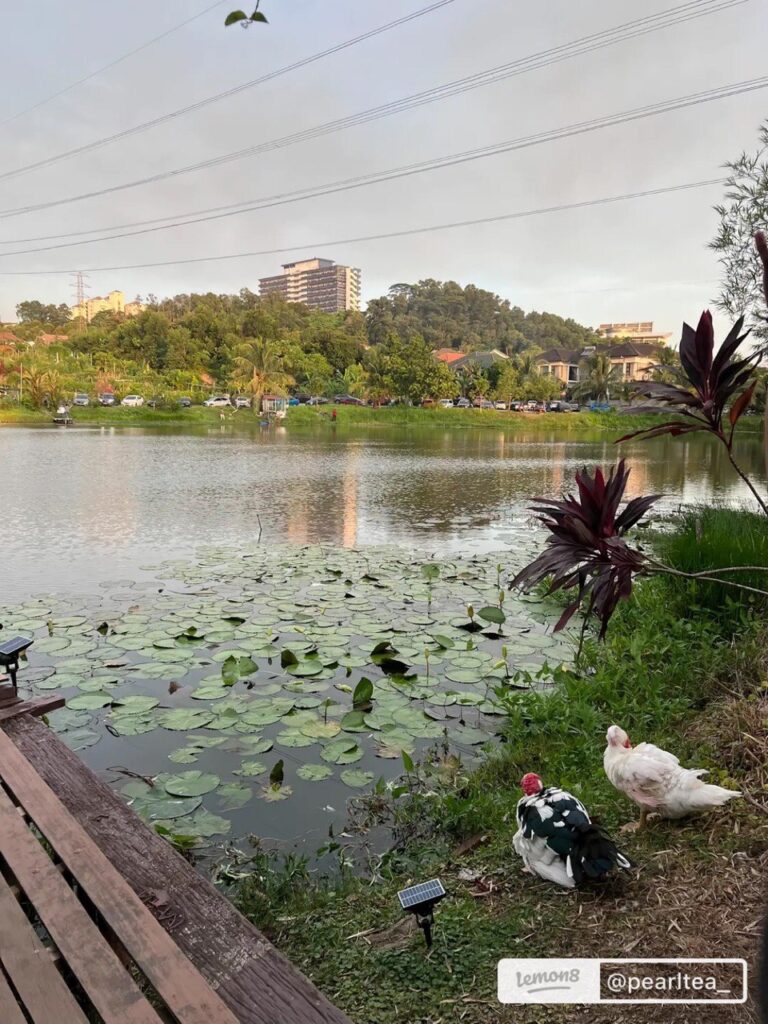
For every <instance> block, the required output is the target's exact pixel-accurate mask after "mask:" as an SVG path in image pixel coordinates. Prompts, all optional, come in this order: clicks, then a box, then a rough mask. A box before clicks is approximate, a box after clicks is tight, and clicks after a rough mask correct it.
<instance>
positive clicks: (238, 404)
mask: <svg viewBox="0 0 768 1024" xmlns="http://www.w3.org/2000/svg"><path fill="white" fill-rule="evenodd" d="M235 408H236V409H250V408H251V400H250V398H245V397H244V396H242V395H241V396H240V398H236V399H235Z"/></svg>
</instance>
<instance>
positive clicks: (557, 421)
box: [0, 404, 762, 437]
mask: <svg viewBox="0 0 768 1024" xmlns="http://www.w3.org/2000/svg"><path fill="white" fill-rule="evenodd" d="M333 408H335V409H336V420H335V422H334V423H333V425H334V426H335V428H336V429H337V430H343V429H344V428H347V427H371V428H378V427H388V426H392V427H408V428H413V429H415V430H422V429H428V428H432V427H437V428H440V429H445V428H452V429H458V430H462V429H467V428H468V427H472V428H478V427H480V428H489V429H493V430H505V431H510V432H516V433H522V432H529V433H530V432H540V433H542V434H545V433H555V432H556V433H558V434H562V433H574V434H577V433H581V432H584V433H587V432H589V433H602V432H607V433H610V434H611V435H612V436H613V437H616V436H619V435H620V434H622V433H628V432H629V431H631V430H639V429H641V428H642V427H648V426H653V425H654V424H655V423H657V422H658V417H656V416H631V415H624V414H620V413H616V412H608V413H590V412H579V413H510V412H498V411H496V410H495V409H442V408H435V409H419V408H408V407H406V406H392V407H386V408H382V409H373V408H369V407H367V406H350V405H339V406H331V405H327V406H320V407H312V408H310V407H308V406H297V407H293V408H291V409H289V410H288V415H287V417H286V419H285V420H284V421H283V422H284V425H285V426H287V427H288V428H290V429H293V430H301V429H327V428H328V427H329V426H331V411H332V409H333ZM71 415H72V418H73V419H74V421H75V426H89V425H94V424H96V425H99V426H101V425H105V426H106V425H109V426H142V425H147V426H163V425H165V426H173V427H176V426H205V425H212V424H217V425H220V424H221V422H222V410H220V409H205V408H203V407H202V406H193V407H192V408H190V409H169V410H164V409H149V408H147V407H146V406H145V407H143V408H141V409H128V408H123V407H122V406H119V407H116V408H103V407H102V406H98V405H95V406H94V405H91V406H87V407H86V408H74V409H72V411H71ZM51 419H52V414H51V413H50V412H45V411H40V410H35V409H27V408H26V407H24V406H18V405H2V404H0V425H6V426H13V425H19V426H34V425H41V426H44V425H46V424H50V423H51ZM223 421H224V422H225V423H226V424H227V425H230V426H232V427H233V428H246V429H252V428H253V426H254V423H255V422H257V417H256V416H255V415H254V414H253V412H251V411H250V410H248V409H239V410H237V411H235V410H231V411H230V410H224V416H223ZM761 429H762V420H761V419H760V418H758V417H756V416H752V417H745V418H744V419H742V420H741V422H740V423H739V431H740V432H743V433H748V432H753V433H757V432H759V431H760V430H761Z"/></svg>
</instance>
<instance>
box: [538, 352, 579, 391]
mask: <svg viewBox="0 0 768 1024" xmlns="http://www.w3.org/2000/svg"><path fill="white" fill-rule="evenodd" d="M580 359H581V355H580V353H578V352H573V351H571V350H570V349H567V348H549V349H547V351H546V352H542V353H541V355H540V356H538V357H537V359H536V362H537V364H538V367H539V370H540V371H541V373H544V374H549V376H551V377H556V378H557V379H558V380H559V381H562V383H563V386H565V387H567V386H568V385H569V384H577V383H578V381H579V360H580Z"/></svg>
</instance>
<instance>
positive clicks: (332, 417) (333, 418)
mask: <svg viewBox="0 0 768 1024" xmlns="http://www.w3.org/2000/svg"><path fill="white" fill-rule="evenodd" d="M335 422H336V410H335V409H334V410H333V412H332V413H331V423H335Z"/></svg>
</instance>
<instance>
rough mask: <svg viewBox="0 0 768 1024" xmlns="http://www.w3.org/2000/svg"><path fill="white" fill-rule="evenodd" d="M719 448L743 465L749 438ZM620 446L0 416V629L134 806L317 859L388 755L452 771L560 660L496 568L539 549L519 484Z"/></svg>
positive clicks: (687, 485) (652, 468) (184, 825)
mask: <svg viewBox="0 0 768 1024" xmlns="http://www.w3.org/2000/svg"><path fill="white" fill-rule="evenodd" d="M737 447H738V450H737V458H738V459H739V460H740V461H741V463H742V464H743V465H744V466H745V468H747V469H748V470H751V471H752V472H754V473H755V476H756V477H757V479H758V480H760V481H762V480H763V474H762V472H761V449H760V444H759V442H758V441H757V439H754V440H753V439H750V438H749V437H747V438H746V439H745V440H742V441H740V442H739V444H738V446H737ZM616 454H617V451H616V448H615V446H614V445H613V444H612V443H611V440H610V437H609V436H602V435H601V436H597V437H596V436H592V437H590V436H584V435H582V436H573V435H567V436H565V435H560V436H558V435H557V434H555V433H553V434H552V435H546V436H542V434H541V433H540V432H535V431H533V430H531V431H530V432H518V433H516V434H514V435H512V434H511V433H510V434H507V433H504V432H500V431H496V430H494V429H491V428H488V429H469V430H461V429H453V430H443V429H439V430H435V429H433V430H416V429H413V428H410V429H408V428H403V429H390V428H381V427H379V428H366V429H352V428H344V429H342V428H338V427H336V428H334V427H331V426H330V425H324V426H323V427H322V428H321V429H319V430H317V431H313V430H302V431H299V430H296V429H293V428H280V427H278V428H270V429H268V430H260V429H259V428H258V427H253V428H252V429H245V430H238V432H234V431H233V428H232V427H231V426H229V425H226V426H224V427H222V428H219V427H216V428H214V429H209V430H205V429H200V430H198V431H196V432H189V431H181V430H178V431H177V430H175V429H168V428H164V429H154V430H153V429H112V428H99V427H95V428H92V429H89V428H74V429H71V428H70V429H66V430H64V429H61V430H57V429H50V428H30V429H27V428H6V429H2V430H0V466H2V472H3V479H4V484H5V486H4V494H3V517H2V541H3V544H2V554H3V563H2V591H1V592H0V622H3V624H4V626H5V629H4V631H3V632H4V633H5V634H6V635H7V634H8V633H9V632H20V633H24V634H26V635H34V636H35V644H34V646H33V647H32V648H31V651H30V659H29V663H28V665H26V666H25V667H24V670H23V673H22V678H23V681H24V686H25V688H26V690H28V691H29V692H30V694H31V695H32V696H38V697H39V696H42V695H45V694H50V693H51V692H54V691H60V692H61V693H62V694H63V695H65V696H66V698H67V702H68V706H67V708H66V709H64V710H63V711H58V712H55V713H54V714H53V715H52V716H51V724H52V726H53V727H54V728H55V729H57V731H58V732H59V733H60V735H61V737H62V739H64V740H65V742H68V743H69V745H70V746H72V747H73V748H74V749H76V750H78V751H79V752H80V756H82V757H83V758H84V759H85V760H86V762H87V763H88V764H89V765H90V766H91V767H92V768H93V769H94V770H95V771H97V772H99V773H101V774H103V776H104V777H105V778H106V779H108V780H109V781H110V783H111V784H113V785H114V786H116V787H117V788H118V789H122V790H123V791H124V794H125V796H126V798H128V799H131V800H133V801H134V806H135V807H136V809H137V810H139V811H140V812H141V813H142V814H143V815H144V816H145V817H146V818H147V819H148V820H152V821H155V822H158V823H160V824H161V827H164V828H167V829H168V830H169V831H171V832H176V833H178V834H182V835H192V836H196V837H199V838H200V839H202V840H203V841H204V842H206V843H214V844H216V843H220V842H223V841H225V840H226V839H227V838H232V839H238V838H240V837H242V836H244V835H246V834H255V835H257V836H259V837H260V838H261V839H262V840H263V841H264V842H265V843H267V845H270V844H271V845H277V846H281V847H284V846H285V845H291V844H298V845H302V846H303V847H304V848H305V849H307V850H308V851H310V852H311V851H313V850H314V849H316V848H317V847H318V846H320V845H321V843H322V842H323V840H324V838H325V837H326V836H327V832H328V827H329V825H333V826H334V828H335V829H336V830H337V831H338V829H339V828H340V827H341V826H342V825H343V823H344V820H345V815H346V807H347V801H348V799H349V798H350V797H351V796H354V795H355V794H356V793H357V794H360V793H362V792H365V791H366V790H367V789H368V788H370V786H371V785H373V784H375V781H376V780H377V779H384V780H388V779H392V778H394V777H395V776H397V775H398V774H400V773H402V771H403V761H402V752H403V751H405V752H406V755H407V756H408V755H410V756H416V755H418V754H419V753H421V752H422V751H424V750H425V749H426V748H428V747H434V746H435V745H443V744H444V745H445V746H446V748H449V749H450V750H451V752H452V753H454V754H457V755H459V756H460V757H462V759H464V760H465V761H467V762H471V761H472V760H473V759H474V758H476V757H477V756H478V752H479V751H480V750H481V748H482V746H483V745H484V744H485V743H488V742H491V743H492V742H494V736H495V735H496V733H497V731H498V728H499V722H500V721H501V719H500V717H499V715H498V709H497V708H496V707H495V704H494V691H495V688H497V687H499V686H501V685H502V684H503V683H504V682H505V680H508V679H509V678H510V677H512V676H514V675H515V673H518V672H522V673H529V674H531V675H535V673H536V672H537V671H538V669H539V668H540V667H541V666H542V665H543V664H544V663H545V662H547V663H548V664H550V665H553V664H557V663H559V662H562V661H564V660H567V659H568V658H569V656H570V647H569V646H568V643H567V639H565V638H562V637H553V635H552V632H551V625H552V623H553V621H554V617H555V616H556V609H555V608H554V607H552V606H548V605H546V604H544V603H542V602H541V601H540V600H538V599H536V598H531V597H520V596H519V595H516V594H514V593H511V592H509V591H508V590H507V584H508V582H509V579H510V578H511V576H512V575H514V572H515V571H516V570H517V569H518V568H519V567H520V566H521V565H522V564H524V563H525V561H527V560H529V558H530V557H531V555H532V553H533V552H534V551H535V549H536V547H537V545H538V544H539V543H540V540H541V535H540V534H539V533H538V531H537V529H536V528H535V526H534V525H533V524H532V523H531V519H530V515H529V513H528V511H527V506H528V504H529V502H530V499H531V497H532V496H538V495H557V494H560V493H561V492H562V490H563V489H564V488H569V487H570V486H571V481H572V477H573V473H574V471H575V470H576V469H577V468H579V467H581V466H582V465H584V464H587V465H592V464H594V463H596V462H597V463H602V464H606V463H608V462H610V461H612V460H614V459H615V458H616ZM624 454H625V455H626V457H627V458H628V460H629V462H630V464H631V466H632V476H631V477H630V486H629V496H634V495H635V494H639V493H651V492H658V493H663V494H664V495H665V497H664V499H663V502H662V503H660V505H661V507H662V508H665V509H667V510H672V509H674V508H676V507H678V506H679V505H681V504H691V503H696V502H707V503H709V502H713V501H720V502H730V503H739V502H742V501H748V500H749V495H748V492H747V491H746V489H745V488H744V487H743V485H742V484H741V482H740V481H739V480H738V478H735V475H734V473H733V471H732V469H731V467H730V466H729V464H728V462H727V459H726V458H725V457H724V453H723V452H721V451H720V449H719V448H718V447H716V446H715V444H714V443H710V442H709V441H708V440H707V439H706V438H689V439H680V440H677V441H673V440H671V439H659V440H656V441H654V442H651V443H648V444H645V445H643V444H633V445H629V446H627V447H626V448H625V450H624ZM468 606H471V608H472V612H471V615H470V613H468V611H467V609H468ZM505 652H506V654H505ZM366 680H370V682H371V684H372V690H373V693H372V694H371V693H370V687H369V684H368V683H367V682H366ZM117 768H119V769H120V770H119V771H117V770H115V769H117ZM131 773H140V774H141V775H144V776H150V775H151V776H155V775H158V776H159V780H158V782H156V784H155V786H154V787H148V786H147V784H146V783H145V782H143V781H142V780H141V779H136V778H133V776H132V774H131Z"/></svg>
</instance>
